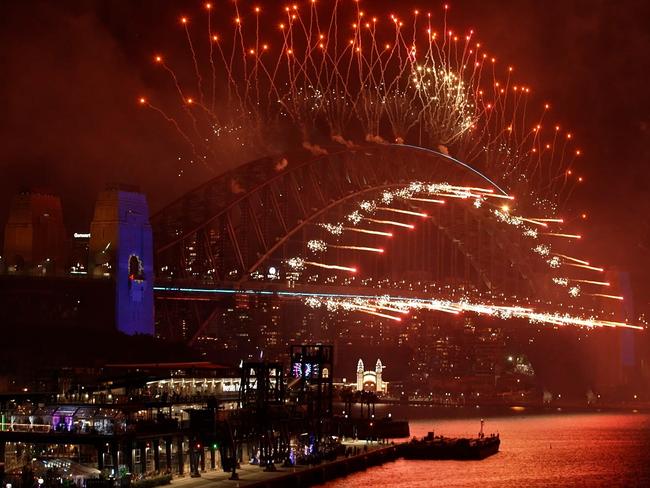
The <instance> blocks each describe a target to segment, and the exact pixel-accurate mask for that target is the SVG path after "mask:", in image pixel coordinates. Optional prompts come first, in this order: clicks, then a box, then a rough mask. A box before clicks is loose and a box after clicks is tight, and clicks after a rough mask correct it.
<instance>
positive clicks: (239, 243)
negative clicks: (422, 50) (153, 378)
mask: <svg viewBox="0 0 650 488" xmlns="http://www.w3.org/2000/svg"><path fill="white" fill-rule="evenodd" d="M322 152H323V153H322V154H320V155H315V154H313V152H309V151H306V150H300V151H296V152H292V153H287V154H283V155H280V156H277V157H265V158H262V159H258V160H255V161H252V162H249V163H247V164H244V165H242V166H240V167H237V168H235V169H233V170H230V171H228V172H226V173H224V174H222V175H220V176H218V177H216V178H214V179H212V180H210V181H208V182H206V183H205V184H203V185H202V186H200V187H198V188H196V189H194V190H193V191H190V192H189V193H187V194H185V195H184V196H182V197H181V198H179V199H178V200H176V201H174V202H173V203H171V204H170V205H168V206H167V207H165V208H164V209H162V210H161V211H160V212H158V213H157V214H155V215H154V216H153V217H152V226H153V232H154V243H155V263H156V264H155V266H156V302H157V303H156V315H157V324H158V325H157V326H158V329H159V331H163V335H166V336H171V337H174V336H176V338H179V337H177V336H178V334H179V333H178V331H179V330H181V327H180V325H179V322H180V321H182V322H183V326H182V329H183V331H184V332H183V334H182V335H183V339H186V340H188V341H190V342H192V341H194V340H196V339H197V338H198V337H200V336H201V334H202V333H203V331H204V330H205V328H206V327H208V326H209V324H210V322H211V321H212V320H213V319H214V317H215V314H216V313H217V311H218V309H219V301H220V300H221V297H222V296H223V295H224V294H225V295H228V294H230V295H232V294H237V293H240V294H267V295H276V296H277V297H280V298H286V299H305V297H309V296H323V295H325V296H362V297H363V296H371V295H378V294H381V295H386V294H389V295H392V296H402V297H419V298H428V296H429V295H433V294H434V292H433V291H432V290H435V291H436V293H435V294H436V295H438V296H449V295H450V293H452V292H453V293H456V292H458V290H462V291H465V292H471V293H472V294H473V295H475V296H491V297H494V296H501V297H519V298H523V299H526V300H528V303H530V302H533V301H535V302H540V301H544V300H548V301H551V300H556V301H557V299H558V297H559V295H558V293H559V292H558V291H557V290H555V289H554V288H553V287H552V286H550V285H549V283H550V280H549V278H548V275H549V267H548V265H547V264H546V262H545V260H540V259H536V258H539V256H536V255H535V254H534V253H531V252H530V246H529V245H527V244H526V243H525V242H522V241H523V240H524V239H525V238H524V237H522V234H521V233H520V232H514V231H513V230H512V226H507V225H505V226H504V225H500V224H499V222H498V221H495V219H490V218H486V213H485V212H484V211H482V210H483V209H480V208H478V205H472V204H471V203H469V204H468V203H467V201H466V200H463V199H457V198H447V199H446V200H445V202H444V205H443V204H440V203H442V202H439V201H436V200H433V199H426V198H411V199H406V200H404V201H402V202H401V203H400V204H399V205H391V208H383V207H382V208H378V209H376V211H375V215H374V216H375V218H372V219H370V218H369V219H366V220H367V225H365V226H364V227H365V230H364V229H362V230H360V231H359V230H357V231H356V232H349V233H346V236H345V245H334V246H330V247H328V248H327V249H326V250H325V252H324V254H322V255H321V256H320V259H321V260H322V261H323V262H326V263H339V264H343V265H345V266H342V267H340V268H339V267H338V266H336V265H334V266H327V265H326V266H320V267H315V268H311V269H310V271H312V272H310V273H302V274H298V273H295V272H293V270H292V269H291V268H290V267H288V266H287V261H288V260H290V259H291V258H292V257H293V256H297V255H308V254H309V249H308V243H309V242H310V240H311V241H313V240H314V239H316V240H318V239H327V237H328V236H329V237H332V236H331V234H329V233H328V231H327V228H324V226H323V222H345V219H346V215H349V213H350V211H352V210H353V209H355V208H358V206H359V203H360V202H363V201H364V200H368V199H371V198H377V197H378V196H380V195H381V194H382V192H385V191H387V190H391V189H396V188H402V187H404V186H405V185H409V184H410V182H413V181H420V182H445V184H449V185H455V186H457V187H465V188H483V189H485V190H484V191H490V192H492V193H493V194H494V195H496V196H503V197H504V200H502V201H499V200H498V199H497V201H498V205H501V203H502V202H504V201H505V202H508V200H505V198H508V197H507V196H506V193H505V192H504V191H503V190H502V189H501V188H500V187H499V186H498V185H497V184H496V183H494V181H492V180H491V179H490V178H489V177H488V176H486V175H484V174H482V173H480V172H479V171H477V170H475V169H473V168H472V167H470V166H468V165H466V164H464V163H463V162H461V161H458V160H456V159H454V158H452V157H450V156H448V155H446V154H443V153H439V152H436V151H431V150H428V149H423V148H419V147H414V146H408V145H396V144H384V145H367V146H355V147H352V148H345V149H341V148H340V146H339V148H338V149H336V148H328V149H327V151H325V150H323V151H322ZM509 198H512V197H509ZM389 219H390V220H389ZM330 240H331V239H330ZM378 240H382V242H383V244H382V245H381V249H378V248H377V244H375V243H376V242H377V241H378ZM321 242H322V241H321ZM339 244H340V242H339ZM367 249H374V250H376V251H379V252H365V250H367ZM352 266H353V267H352ZM342 269H343V271H341V270H342ZM346 270H347V272H346ZM349 271H352V272H349ZM425 290H426V291H425Z"/></svg>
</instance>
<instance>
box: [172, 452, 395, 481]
mask: <svg viewBox="0 0 650 488" xmlns="http://www.w3.org/2000/svg"><path fill="white" fill-rule="evenodd" d="M346 445H348V444H346ZM349 446H352V447H354V446H356V447H357V448H360V449H359V450H360V451H363V447H364V446H368V451H367V452H361V453H359V454H356V455H352V456H347V457H346V456H339V457H338V458H336V459H335V460H334V461H324V462H322V463H321V464H318V465H308V466H294V467H290V468H285V467H281V466H277V471H274V472H267V471H264V469H263V468H261V467H259V466H255V465H242V467H241V468H240V469H238V470H237V473H238V474H239V480H236V481H235V480H230V479H229V478H230V473H224V472H222V471H221V472H219V471H211V472H207V473H202V474H201V477H200V478H190V477H184V478H176V479H174V480H172V484H171V486H172V488H207V487H210V488H222V487H224V488H225V487H230V488H240V487H242V488H243V487H246V488H279V487H289V488H302V487H306V486H312V485H316V484H318V483H323V482H325V481H329V480H333V479H335V478H340V477H342V476H345V475H347V474H351V473H354V472H356V471H363V470H365V469H366V468H369V467H372V466H378V465H380V464H383V463H385V462H388V461H394V460H396V459H397V458H398V457H399V456H400V452H399V449H398V445H397V444H395V445H394V444H377V443H368V444H366V443H365V442H356V443H354V444H349Z"/></svg>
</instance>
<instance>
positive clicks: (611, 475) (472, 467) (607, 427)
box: [322, 413, 650, 488]
mask: <svg viewBox="0 0 650 488" xmlns="http://www.w3.org/2000/svg"><path fill="white" fill-rule="evenodd" d="M479 419H480V417H478V416H477V417H476V418H473V419H466V418H464V419H440V420H433V419H417V420H413V421H412V422H411V435H414V436H423V435H425V434H426V433H427V432H428V431H431V430H432V429H433V430H435V433H436V435H439V434H442V435H445V436H475V435H476V434H477V432H478V429H479ZM497 431H498V432H499V434H500V436H501V451H500V452H499V453H498V454H497V455H495V456H492V457H490V458H487V459H485V460H483V461H405V460H402V459H400V460H398V461H396V462H393V463H387V464H385V465H383V466H379V467H375V468H370V469H368V470H367V471H364V472H359V473H356V474H353V475H350V476H347V477H346V478H341V479H339V480H336V481H333V482H330V483H327V484H325V485H322V486H325V487H328V488H335V487H336V488H343V487H355V488H364V487H372V488H378V487H380V486H381V485H383V486H384V487H403V488H406V487H408V488H411V487H414V488H425V487H435V486H463V487H464V486H468V487H481V488H486V487H542V486H543V487H547V486H553V487H574V486H644V487H650V414H641V413H595V414H591V413H580V414H565V413H553V414H545V415H526V414H525V413H524V414H519V415H517V416H515V417H495V418H486V424H485V432H486V434H490V433H492V432H497Z"/></svg>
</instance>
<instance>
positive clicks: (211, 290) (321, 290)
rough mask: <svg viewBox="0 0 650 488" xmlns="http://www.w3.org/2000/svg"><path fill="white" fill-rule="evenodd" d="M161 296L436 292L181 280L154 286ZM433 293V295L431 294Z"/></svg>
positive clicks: (347, 295)
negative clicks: (205, 282)
mask: <svg viewBox="0 0 650 488" xmlns="http://www.w3.org/2000/svg"><path fill="white" fill-rule="evenodd" d="M154 293H155V294H156V298H157V299H168V300H219V299H220V296H221V295H236V294H244V295H269V296H276V297H278V298H289V299H295V298H307V297H310V296H315V297H321V298H327V297H341V298H357V297H360V298H374V297H379V296H383V295H390V296H391V297H394V298H412V299H421V300H423V299H424V300H426V299H427V298H429V297H433V296H434V293H433V292H423V291H422V290H406V289H398V288H369V287H364V286H342V285H320V284H319V285H309V284H302V283H286V282H280V283H268V282H264V283H256V282H248V283H245V284H242V285H237V284H236V283H215V284H203V283H186V284H183V283H180V282H179V283H177V282H174V283H173V284H172V283H169V282H164V281H163V282H157V283H156V285H155V286H154ZM427 295H429V297H427Z"/></svg>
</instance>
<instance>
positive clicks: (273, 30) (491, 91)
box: [141, 0, 582, 203]
mask: <svg viewBox="0 0 650 488" xmlns="http://www.w3.org/2000/svg"><path fill="white" fill-rule="evenodd" d="M215 12H216V9H214V8H212V6H211V5H209V4H207V5H206V6H205V11H204V13H201V14H199V13H195V14H194V15H193V16H191V17H190V16H183V17H181V18H180V19H179V24H178V25H179V37H180V38H181V39H182V40H183V42H185V44H186V45H187V52H188V57H187V59H175V60H173V61H172V60H166V59H165V58H164V57H163V56H162V55H161V54H156V55H155V56H154V63H155V64H156V65H157V66H159V67H160V68H161V69H162V70H163V72H164V73H165V74H166V75H167V76H169V78H170V80H171V86H172V87H173V97H172V99H173V100H176V104H174V103H172V101H170V97H169V96H167V97H154V96H152V97H149V98H152V99H153V98H156V99H161V102H160V103H158V104H156V103H152V102H150V101H149V98H145V97H142V98H141V104H142V105H143V106H146V107H149V108H151V109H153V110H155V111H156V112H157V113H158V114H159V115H162V116H163V117H164V118H165V120H167V121H168V122H169V123H170V125H171V126H172V127H173V128H174V129H175V130H176V131H177V132H178V133H179V134H180V135H181V137H182V139H183V140H184V141H185V142H187V144H188V147H189V149H190V150H191V151H192V153H193V160H196V161H200V162H201V163H202V164H204V165H206V167H210V168H215V169H221V168H223V162H224V161H233V162H234V163H238V162H243V161H246V160H250V159H253V158H255V157H258V156H262V155H266V154H269V152H272V151H276V152H277V151H282V150H284V149H288V144H289V143H288V141H290V140H292V139H297V140H300V145H301V146H302V147H304V148H306V149H308V150H310V151H312V152H313V153H315V154H326V153H327V152H328V150H327V149H326V148H323V147H321V146H320V145H319V144H317V143H315V142H314V140H316V137H319V136H320V139H322V136H323V135H328V136H329V139H330V140H331V141H332V144H336V145H342V146H345V147H354V146H355V145H356V144H358V143H360V142H364V141H365V142H366V143H379V144H383V143H386V142H387V141H391V142H396V143H409V144H416V145H418V146H421V147H425V148H431V149H434V150H436V151H438V152H441V153H443V154H453V155H454V157H456V158H458V159H460V160H462V161H465V162H467V163H469V164H471V165H473V166H475V167H478V168H483V169H485V170H488V171H490V172H492V173H494V174H498V175H500V179H501V183H503V184H504V185H505V186H507V187H510V188H515V187H516V188H517V189H518V190H520V191H521V192H526V194H529V195H532V194H537V195H540V196H542V197H545V196H549V195H552V196H553V198H552V200H553V201H555V202H563V201H565V200H566V199H567V198H568V196H569V195H570V193H571V191H572V190H573V188H574V186H575V184H576V183H577V182H578V181H579V180H580V179H581V178H582V177H580V176H576V175H575V174H574V169H573V166H574V163H575V159H576V158H577V157H579V156H580V155H581V151H580V150H579V149H575V148H573V147H572V143H573V136H572V134H571V133H569V132H566V131H564V130H562V129H561V127H560V126H559V125H557V124H556V125H552V124H547V123H546V119H548V116H549V115H548V114H549V111H550V106H549V104H546V103H539V102H535V101H534V100H532V99H531V95H530V94H531V88H530V86H528V85H527V84H525V83H521V82H516V81H515V78H514V69H513V67H511V66H503V67H500V65H499V63H497V62H496V59H495V57H494V56H493V55H492V54H490V53H488V51H487V50H486V49H485V47H484V46H483V45H481V43H480V42H477V41H476V39H475V38H476V35H475V33H474V31H473V30H470V31H467V32H465V33H463V34H461V33H458V34H457V33H452V32H453V31H451V30H449V28H448V19H447V17H446V15H447V9H443V12H444V15H443V16H440V15H434V14H433V13H431V12H427V15H426V16H424V15H418V14H417V13H413V12H411V13H410V14H409V15H408V16H404V17H400V16H397V15H395V14H392V15H388V14H387V13H386V12H381V11H377V12H365V11H363V10H361V7H360V5H359V4H358V3H351V2H340V1H336V0H330V1H323V2H318V5H317V4H316V2H313V1H312V2H305V3H300V4H294V5H291V6H286V7H280V8H277V9H275V8H274V9H271V10H269V11H268V12H263V11H262V9H261V8H260V7H250V8H249V7H247V8H242V7H240V5H239V4H238V3H237V2H235V3H234V4H233V7H232V10H231V11H230V13H229V12H228V10H225V9H222V8H221V7H220V8H219V16H218V18H217V17H216V16H215V15H214V14H215ZM433 19H440V22H439V23H436V22H434V20H433ZM181 70H182V72H183V76H179V75H177V71H181ZM535 107H539V108H538V109H535ZM319 127H327V128H328V130H329V134H322V133H320V132H321V130H320V129H319ZM289 133H291V134H292V137H282V136H283V135H285V134H289ZM356 133H362V134H364V136H363V137H362V139H363V140H362V141H356V142H355V141H353V140H352V139H353V136H352V134H356ZM294 135H295V137H293V136H294ZM278 141H285V142H283V143H279V142H278ZM470 191H471V192H472V193H473V194H475V195H476V194H482V195H484V196H487V195H490V194H491V193H492V192H491V191H490V189H487V190H486V189H482V188H471V189H470ZM494 197H495V198H508V197H505V196H503V195H497V194H495V195H494ZM451 198H458V195H454V196H451ZM385 203H390V202H388V201H387V202H385Z"/></svg>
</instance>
